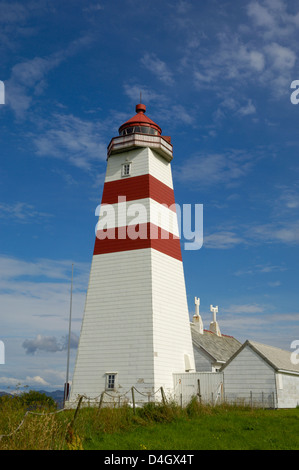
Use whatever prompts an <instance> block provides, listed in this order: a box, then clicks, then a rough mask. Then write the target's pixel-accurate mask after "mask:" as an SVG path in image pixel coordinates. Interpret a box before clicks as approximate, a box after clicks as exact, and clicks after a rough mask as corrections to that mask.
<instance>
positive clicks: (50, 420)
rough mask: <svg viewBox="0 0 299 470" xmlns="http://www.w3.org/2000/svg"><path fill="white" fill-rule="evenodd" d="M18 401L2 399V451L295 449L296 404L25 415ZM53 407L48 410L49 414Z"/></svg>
mask: <svg viewBox="0 0 299 470" xmlns="http://www.w3.org/2000/svg"><path fill="white" fill-rule="evenodd" d="M27 409H28V408H26V407H24V404H23V403H21V402H20V401H17V400H2V402H1V401H0V435H1V434H6V435H7V434H10V433H11V435H10V436H8V437H3V438H2V439H1V440H0V450H5V449H25V450H27V449H32V450H56V449H58V450H64V449H73V450H79V449H82V450H101V449H102V450H114V451H117V450H149V451H150V450H167V451H171V450H258V449H259V450H299V409H298V408H296V409H290V410H263V409H250V408H249V407H237V406H229V405H218V406H215V407H212V406H207V405H206V406H200V405H199V404H198V403H197V402H196V400H193V401H192V402H191V403H190V404H189V405H188V406H187V407H186V408H184V409H182V408H180V407H179V406H177V405H174V404H170V405H156V406H155V405H153V404H148V405H146V406H145V407H143V408H139V409H136V413H134V411H133V410H132V408H129V407H121V408H102V409H101V410H99V409H97V408H81V409H80V410H79V412H78V414H77V416H76V420H75V422H74V423H73V422H72V420H73V418H74V414H75V412H74V410H68V411H62V412H60V413H55V412H54V413H53V410H49V409H47V408H40V407H39V408H38V410H39V412H41V413H42V414H41V415H34V414H27V415H26V417H25V419H24V422H23V424H22V426H21V427H20V428H19V429H18V430H17V431H16V429H17V428H18V425H19V424H20V423H21V421H22V419H23V418H24V415H25V413H26V410H27ZM50 411H51V413H50Z"/></svg>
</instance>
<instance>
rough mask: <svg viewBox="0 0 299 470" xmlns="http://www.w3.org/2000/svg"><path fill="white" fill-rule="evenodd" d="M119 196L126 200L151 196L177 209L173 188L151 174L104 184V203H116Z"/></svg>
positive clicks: (172, 208) (170, 207)
mask: <svg viewBox="0 0 299 470" xmlns="http://www.w3.org/2000/svg"><path fill="white" fill-rule="evenodd" d="M119 196H124V197H125V198H126V201H134V200H138V199H145V198H151V199H154V200H155V201H157V202H159V203H160V204H166V205H167V206H168V207H169V209H171V210H173V211H175V207H174V204H175V199H174V191H173V189H172V188H170V187H169V186H167V185H166V184H164V183H162V182H161V181H159V180H158V179H157V178H154V177H153V176H152V175H150V174H147V175H141V176H133V177H131V178H126V179H121V180H116V181H109V182H106V183H105V184H104V189H103V197H102V204H115V203H117V202H118V197H119Z"/></svg>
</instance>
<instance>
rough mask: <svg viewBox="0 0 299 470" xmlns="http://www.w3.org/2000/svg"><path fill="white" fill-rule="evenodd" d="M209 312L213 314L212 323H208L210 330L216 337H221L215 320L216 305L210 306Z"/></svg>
mask: <svg viewBox="0 0 299 470" xmlns="http://www.w3.org/2000/svg"><path fill="white" fill-rule="evenodd" d="M210 311H211V312H212V313H213V321H212V322H211V323H210V330H211V331H212V332H213V333H215V334H216V335H217V336H221V332H220V328H219V325H218V323H217V320H216V313H218V305H217V306H216V307H213V305H210Z"/></svg>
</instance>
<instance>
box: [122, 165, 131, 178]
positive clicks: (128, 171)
mask: <svg viewBox="0 0 299 470" xmlns="http://www.w3.org/2000/svg"><path fill="white" fill-rule="evenodd" d="M130 175H131V163H124V164H123V165H122V168H121V176H130Z"/></svg>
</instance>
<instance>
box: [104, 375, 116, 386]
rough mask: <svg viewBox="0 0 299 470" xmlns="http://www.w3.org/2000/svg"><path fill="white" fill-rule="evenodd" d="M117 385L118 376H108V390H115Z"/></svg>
mask: <svg viewBox="0 0 299 470" xmlns="http://www.w3.org/2000/svg"><path fill="white" fill-rule="evenodd" d="M115 385H116V374H107V377H106V390H114V389H115Z"/></svg>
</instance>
